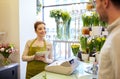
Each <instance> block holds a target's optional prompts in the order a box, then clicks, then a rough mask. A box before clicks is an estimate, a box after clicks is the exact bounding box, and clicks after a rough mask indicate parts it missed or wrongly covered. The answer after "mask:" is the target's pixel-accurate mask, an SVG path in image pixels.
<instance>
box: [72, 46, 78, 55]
mask: <svg viewBox="0 0 120 79" xmlns="http://www.w3.org/2000/svg"><path fill="white" fill-rule="evenodd" d="M71 48H72V52H73V54H74V56H76V55H77V54H78V52H79V51H80V50H79V48H80V45H79V44H72V45H71Z"/></svg>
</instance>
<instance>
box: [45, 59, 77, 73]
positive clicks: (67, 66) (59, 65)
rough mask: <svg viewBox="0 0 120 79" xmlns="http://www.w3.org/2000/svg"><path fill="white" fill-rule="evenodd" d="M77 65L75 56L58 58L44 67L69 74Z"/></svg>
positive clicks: (50, 70) (47, 69)
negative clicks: (63, 58) (64, 58)
mask: <svg viewBox="0 0 120 79" xmlns="http://www.w3.org/2000/svg"><path fill="white" fill-rule="evenodd" d="M78 65H79V63H78V60H77V58H71V59H67V60H58V61H55V62H53V63H51V64H49V65H48V66H46V67H45V70H46V71H49V72H54V73H59V74H65V75H70V74H72V73H73V71H74V70H75V69H76V68H77V66H78Z"/></svg>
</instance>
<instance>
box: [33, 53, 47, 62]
mask: <svg viewBox="0 0 120 79" xmlns="http://www.w3.org/2000/svg"><path fill="white" fill-rule="evenodd" d="M34 60H38V61H43V62H44V61H45V56H37V55H35V57H34Z"/></svg>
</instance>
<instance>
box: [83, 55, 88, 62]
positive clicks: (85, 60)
mask: <svg viewBox="0 0 120 79" xmlns="http://www.w3.org/2000/svg"><path fill="white" fill-rule="evenodd" d="M88 58H89V54H83V53H82V60H83V61H84V62H88Z"/></svg>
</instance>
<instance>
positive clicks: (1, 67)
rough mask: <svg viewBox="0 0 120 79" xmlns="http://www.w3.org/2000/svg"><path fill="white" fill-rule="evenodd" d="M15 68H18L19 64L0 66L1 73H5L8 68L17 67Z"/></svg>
mask: <svg viewBox="0 0 120 79" xmlns="http://www.w3.org/2000/svg"><path fill="white" fill-rule="evenodd" d="M15 66H18V63H11V64H9V65H5V66H3V65H0V71H3V70H5V69H8V68H12V67H15Z"/></svg>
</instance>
